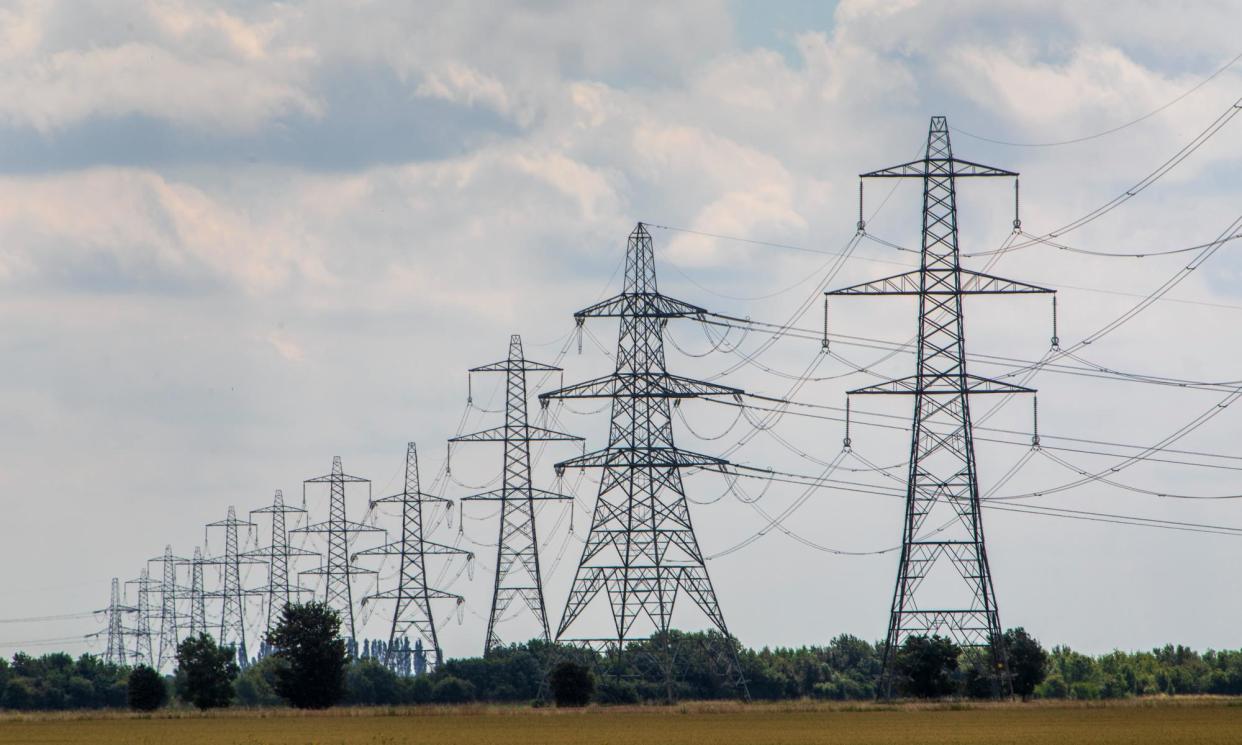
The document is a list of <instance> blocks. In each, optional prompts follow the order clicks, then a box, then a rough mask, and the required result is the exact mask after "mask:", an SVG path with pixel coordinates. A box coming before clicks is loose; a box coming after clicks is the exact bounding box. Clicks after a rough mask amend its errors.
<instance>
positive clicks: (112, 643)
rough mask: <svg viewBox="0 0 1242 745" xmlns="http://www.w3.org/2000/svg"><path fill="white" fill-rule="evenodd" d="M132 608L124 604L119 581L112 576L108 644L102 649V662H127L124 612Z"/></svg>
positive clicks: (113, 663) (129, 611)
mask: <svg viewBox="0 0 1242 745" xmlns="http://www.w3.org/2000/svg"><path fill="white" fill-rule="evenodd" d="M134 610H135V609H134V608H131V607H130V606H127V605H125V603H124V598H122V597H121V581H120V580H118V579H117V578H116V577H113V578H112V596H111V598H110V599H109V601H108V610H107V613H108V645H107V647H105V649H104V662H107V663H108V664H110V665H125V664H127V663H128V662H129V652H128V651H126V649H125V614H126V613H133V612H134Z"/></svg>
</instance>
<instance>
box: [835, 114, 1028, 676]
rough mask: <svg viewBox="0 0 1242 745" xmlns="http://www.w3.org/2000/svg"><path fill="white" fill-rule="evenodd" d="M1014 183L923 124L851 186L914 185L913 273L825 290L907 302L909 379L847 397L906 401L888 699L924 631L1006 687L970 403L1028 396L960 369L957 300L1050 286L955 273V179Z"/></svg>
mask: <svg viewBox="0 0 1242 745" xmlns="http://www.w3.org/2000/svg"><path fill="white" fill-rule="evenodd" d="M1017 175H1018V174H1017V173H1014V172H1012V171H1006V170H1003V169H1000V168H993V167H991V166H984V165H980V164H978V163H972V162H970V161H965V160H960V159H958V158H955V157H953V151H952V148H951V147H950V143H949V127H948V122H947V121H946V119H945V117H943V116H934V117H932V119H931V127H930V129H929V131H928V135H927V150H926V154H925V155H924V157H923V158H921V159H919V160H915V161H911V162H909V163H903V164H901V165H897V166H893V167H891V168H884V169H881V170H878V171H872V172H870V173H864V174H862V178H917V179H922V181H923V243H922V251H921V259H920V263H919V268H918V269H916V270H914V271H910V272H906V273H904V274H898V275H895V276H892V277H886V278H884V279H879V280H876V281H874V282H867V283H864V284H859V285H854V286H852V287H846V288H843V289H840V290H834V291H831V292H828V293H826V295H830V296H832V295H908V296H914V297H917V298H918V301H919V316H918V349H917V363H916V364H917V368H916V371H915V374H914V375H911V376H908V377H903V378H898V379H896V380H890V381H887V382H884V383H879V384H876V385H872V386H867V387H865V388H860V389H857V390H853V391H850V392H849V393H851V394H860V395H871V394H901V395H912V396H914V419H913V424H912V437H911V444H910V464H909V465H910V468H909V475H908V479H907V488H906V511H905V523H904V528H903V532H902V550H901V560H900V564H899V567H898V571H897V583H896V587H895V589H894V591H893V604H892V609H891V614H890V617H889V625H888V636H887V644H886V645H885V648H884V668H883V669H884V673H883V678H882V680H881V693H882V694H883V695H890V694H891V691H892V683H893V679H892V676H893V663H894V659H895V656H896V652H897V649H898V647H899V646H900V645H901V644H903V643H904V642H905V640H906V639H907V638H909V637H911V636H922V635H931V634H945V635H947V636H949V637H950V638H951V639H953V640H954V641H955V642H956V643H958V644H959V645H962V646H970V647H986V648H988V649H989V650H990V653H991V655H992V663H993V669H995V670H998V671H1001V674H1000V675H999V676H998V677H999V680H998V685H999V687H1000V690H1001V691H1002V692H1007V691H1009V690H1011V688H1010V679H1009V675H1008V670H1007V667H1006V655H1005V650H1004V644H1003V636H1002V631H1001V625H1000V615H999V613H998V611H997V603H996V594H995V591H994V589H993V585H992V573H991V571H990V569H989V568H988V559H987V551H986V549H985V547H984V540H983V522H982V514H981V512H980V505H979V479H978V474H977V472H976V469H975V447H974V440H973V435H972V431H971V419H970V396H971V395H972V394H981V393H1031V392H1033V391H1032V389H1030V388H1025V387H1023V386H1018V385H1013V384H1011V383H1006V382H1002V381H998V380H992V379H989V378H983V377H979V376H977V375H971V374H969V373H967V372H966V350H965V340H966V339H965V331H964V324H963V314H962V297H963V296H965V295H1001V294H1010V293H1017V294H1029V293H1046V292H1051V290H1048V289H1046V288H1043V287H1036V286H1034V285H1028V284H1023V283H1021V282H1015V281H1012V280H1007V279H1002V278H999V277H994V276H991V275H987V274H982V273H979V272H973V271H969V270H966V269H963V268H962V267H961V263H960V256H959V253H958V235H957V232H958V231H957V205H956V180H957V179H959V178H974V177H989V176H1002V177H1011V178H1016V177H1017ZM941 560H947V561H943V562H942V561H941ZM938 563H939V566H937V565H938ZM946 566H951V567H952V570H956V572H954V571H951V570H949V569H945V568H944V567H946ZM937 570H939V571H937ZM941 572H943V576H942V575H941ZM929 579H931V581H930V582H928V580H929ZM920 591H921V592H920Z"/></svg>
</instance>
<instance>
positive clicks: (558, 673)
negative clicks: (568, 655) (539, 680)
mask: <svg viewBox="0 0 1242 745" xmlns="http://www.w3.org/2000/svg"><path fill="white" fill-rule="evenodd" d="M548 686H549V687H550V688H551V689H552V699H553V700H554V701H556V705H557V706H586V705H587V704H588V703H590V702H591V696H592V695H593V694H594V693H595V676H593V675H591V671H590V669H588V668H587V667H586V666H585V665H579V664H578V663H576V662H572V661H569V660H566V661H565V662H562V663H560V664H559V665H557V666H556V667H554V668H553V669H552V672H551V674H550V675H548Z"/></svg>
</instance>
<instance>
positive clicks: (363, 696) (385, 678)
mask: <svg viewBox="0 0 1242 745" xmlns="http://www.w3.org/2000/svg"><path fill="white" fill-rule="evenodd" d="M398 695H399V691H398V688H397V674H396V673H394V672H393V671H392V670H389V669H388V668H387V667H385V666H384V665H381V664H380V663H379V661H377V660H374V659H367V660H358V661H355V662H353V663H351V664H350V666H349V668H347V669H346V671H345V703H347V704H353V705H356V706H388V705H391V704H396V703H400V701H399V700H398Z"/></svg>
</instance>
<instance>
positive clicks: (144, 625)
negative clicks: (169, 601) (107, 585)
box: [125, 567, 157, 667]
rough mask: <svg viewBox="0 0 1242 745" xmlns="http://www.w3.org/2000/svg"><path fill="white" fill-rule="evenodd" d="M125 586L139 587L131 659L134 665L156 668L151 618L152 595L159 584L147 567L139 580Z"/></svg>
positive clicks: (132, 630) (132, 632) (132, 580)
mask: <svg viewBox="0 0 1242 745" xmlns="http://www.w3.org/2000/svg"><path fill="white" fill-rule="evenodd" d="M125 584H127V585H137V587H138V602H137V603H136V604H135V607H134V613H135V616H136V623H135V624H134V628H133V629H131V630H130V636H132V637H133V639H134V649H133V651H132V652H131V653H130V658H131V659H132V660H133V664H134V665H147V666H149V667H155V655H154V654H152V645H151V636H152V633H151V616H152V615H153V614H152V611H151V593H152V592H154V591H155V586H156V584H157V583H156V582H155V581H154V580H152V579H151V575H150V574H149V573H148V572H147V569H146V567H143V569H142V572H141V573H140V574H139V575H138V578H137V579H131V580H129V581H128V582H126V583H125Z"/></svg>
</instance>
